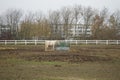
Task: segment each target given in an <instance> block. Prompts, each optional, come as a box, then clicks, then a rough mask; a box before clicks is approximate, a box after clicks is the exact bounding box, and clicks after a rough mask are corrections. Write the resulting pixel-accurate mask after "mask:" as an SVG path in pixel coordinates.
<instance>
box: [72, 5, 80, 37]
mask: <svg viewBox="0 0 120 80" xmlns="http://www.w3.org/2000/svg"><path fill="white" fill-rule="evenodd" d="M72 13H73V17H74V21H73V26H74V27H75V33H77V26H78V25H80V24H81V22H80V21H81V18H82V7H81V6H80V5H75V6H74V7H73V12H72ZM75 37H78V36H76V35H75ZM79 37H80V36H79Z"/></svg>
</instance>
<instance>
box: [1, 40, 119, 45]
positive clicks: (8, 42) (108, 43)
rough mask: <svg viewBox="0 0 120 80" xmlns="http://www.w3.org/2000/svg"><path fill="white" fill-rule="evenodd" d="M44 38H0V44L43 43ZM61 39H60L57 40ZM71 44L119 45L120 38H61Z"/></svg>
mask: <svg viewBox="0 0 120 80" xmlns="http://www.w3.org/2000/svg"><path fill="white" fill-rule="evenodd" d="M45 41H46V40H0V45H45ZM58 41H61V40H58ZM62 41H65V42H68V43H70V44H71V45H80V44H86V45H87V44H95V45H98V44H103V45H120V40H62Z"/></svg>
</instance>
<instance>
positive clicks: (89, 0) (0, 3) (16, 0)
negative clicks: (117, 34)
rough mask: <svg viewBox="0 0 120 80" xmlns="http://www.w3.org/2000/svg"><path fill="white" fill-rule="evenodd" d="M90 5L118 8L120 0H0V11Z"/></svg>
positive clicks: (119, 8)
mask: <svg viewBox="0 0 120 80" xmlns="http://www.w3.org/2000/svg"><path fill="white" fill-rule="evenodd" d="M76 4H78V5H82V6H91V7H92V8H97V9H102V8H104V7H106V8H108V9H109V10H110V11H115V10H120V0H0V13H2V12H4V11H6V10H7V9H9V8H15V9H18V8H19V9H23V10H24V11H25V12H26V11H39V10H41V11H43V12H45V13H46V12H48V11H49V10H56V9H60V8H62V7H64V6H73V5H76Z"/></svg>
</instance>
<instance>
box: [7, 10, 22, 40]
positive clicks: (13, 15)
mask: <svg viewBox="0 0 120 80" xmlns="http://www.w3.org/2000/svg"><path fill="white" fill-rule="evenodd" d="M21 17H22V11H21V10H17V9H8V10H7V11H6V12H5V22H6V24H7V25H9V26H10V29H11V34H12V35H13V37H14V39H18V30H19V22H20V19H21Z"/></svg>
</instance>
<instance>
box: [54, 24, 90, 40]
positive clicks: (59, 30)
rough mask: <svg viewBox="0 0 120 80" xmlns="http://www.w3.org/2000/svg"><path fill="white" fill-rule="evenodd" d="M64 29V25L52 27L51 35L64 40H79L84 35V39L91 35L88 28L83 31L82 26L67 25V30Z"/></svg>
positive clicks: (83, 27)
mask: <svg viewBox="0 0 120 80" xmlns="http://www.w3.org/2000/svg"><path fill="white" fill-rule="evenodd" d="M65 27H66V26H65V25H64V24H57V25H52V33H53V34H52V35H56V36H57V37H58V36H60V37H61V38H64V39H76V38H79V39H80V38H82V37H83V36H84V34H86V37H87V38H89V37H90V36H91V35H92V31H91V27H90V26H89V27H88V28H87V29H85V26H84V25H83V24H69V25H67V29H68V30H65V29H66V28H65ZM66 31H67V32H66ZM66 36H67V37H66Z"/></svg>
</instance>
